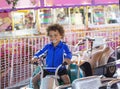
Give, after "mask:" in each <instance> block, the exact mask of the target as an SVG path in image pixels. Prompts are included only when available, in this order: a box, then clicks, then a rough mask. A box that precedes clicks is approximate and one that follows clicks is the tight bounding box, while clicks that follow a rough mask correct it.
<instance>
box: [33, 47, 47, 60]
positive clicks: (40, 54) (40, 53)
mask: <svg viewBox="0 0 120 89" xmlns="http://www.w3.org/2000/svg"><path fill="white" fill-rule="evenodd" d="M47 49H48V45H46V46H45V47H44V48H43V49H40V50H38V51H37V52H36V53H35V54H34V56H33V58H40V57H41V56H42V55H44V54H45V53H47Z"/></svg>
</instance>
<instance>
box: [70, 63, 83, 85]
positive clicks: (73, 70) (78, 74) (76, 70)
mask: <svg viewBox="0 0 120 89" xmlns="http://www.w3.org/2000/svg"><path fill="white" fill-rule="evenodd" d="M68 75H69V77H70V80H71V83H72V82H73V81H74V80H75V79H77V78H82V77H84V72H83V71H82V70H81V69H80V67H79V66H78V65H76V64H70V65H69V67H68Z"/></svg>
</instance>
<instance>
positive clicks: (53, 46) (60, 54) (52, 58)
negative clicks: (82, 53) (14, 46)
mask: <svg viewBox="0 0 120 89" xmlns="http://www.w3.org/2000/svg"><path fill="white" fill-rule="evenodd" d="M46 30H47V35H48V37H49V38H50V41H51V42H50V43H49V44H47V45H45V46H44V47H43V49H41V50H39V51H38V52H36V53H35V55H34V57H33V59H32V61H31V62H32V63H34V62H35V61H36V59H38V58H39V57H41V56H42V54H44V53H47V56H46V66H47V67H58V66H59V65H60V64H62V63H63V62H67V63H68V64H70V63H71V61H70V60H71V58H72V53H71V52H70V50H69V48H68V46H67V45H66V44H65V43H64V42H62V39H63V37H64V29H63V27H62V26H61V25H59V24H53V25H50V26H48V28H47V29H46ZM54 73H55V70H48V69H46V70H44V77H45V76H46V75H51V74H54ZM58 75H59V76H60V78H61V79H62V81H63V82H64V84H69V83H70V79H69V76H68V74H67V69H66V68H61V69H60V70H59V72H58ZM38 80H40V74H37V75H36V76H34V77H33V80H32V82H33V86H34V89H39V86H38V83H37V82H38Z"/></svg>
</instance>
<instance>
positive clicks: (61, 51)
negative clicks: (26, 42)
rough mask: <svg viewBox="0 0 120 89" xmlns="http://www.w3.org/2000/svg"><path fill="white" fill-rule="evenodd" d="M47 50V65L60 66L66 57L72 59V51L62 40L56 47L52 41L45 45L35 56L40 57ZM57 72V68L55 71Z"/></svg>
mask: <svg viewBox="0 0 120 89" xmlns="http://www.w3.org/2000/svg"><path fill="white" fill-rule="evenodd" d="M46 52H47V56H46V66H47V67H58V66H59V65H60V64H62V63H63V60H64V58H68V59H71V58H72V53H71V51H70V50H69V48H68V46H67V45H66V44H65V43H63V42H62V41H60V42H59V44H58V45H57V46H56V47H54V46H53V44H52V43H50V44H47V45H45V47H44V48H43V49H41V50H39V51H38V52H36V53H35V55H34V57H35V58H39V57H41V56H42V55H43V54H44V53H46ZM53 72H55V70H54V71H53Z"/></svg>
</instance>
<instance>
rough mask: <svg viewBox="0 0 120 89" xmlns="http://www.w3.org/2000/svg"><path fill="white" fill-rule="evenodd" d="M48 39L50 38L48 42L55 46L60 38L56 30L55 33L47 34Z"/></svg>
mask: <svg viewBox="0 0 120 89" xmlns="http://www.w3.org/2000/svg"><path fill="white" fill-rule="evenodd" d="M49 38H50V41H52V42H53V44H54V45H57V44H58V43H59V42H60V40H61V38H62V36H61V35H60V33H59V32H58V31H57V30H56V31H50V32H49Z"/></svg>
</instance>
